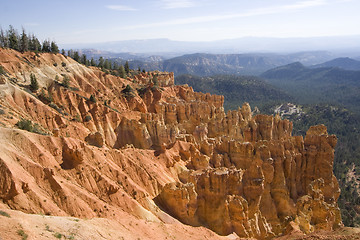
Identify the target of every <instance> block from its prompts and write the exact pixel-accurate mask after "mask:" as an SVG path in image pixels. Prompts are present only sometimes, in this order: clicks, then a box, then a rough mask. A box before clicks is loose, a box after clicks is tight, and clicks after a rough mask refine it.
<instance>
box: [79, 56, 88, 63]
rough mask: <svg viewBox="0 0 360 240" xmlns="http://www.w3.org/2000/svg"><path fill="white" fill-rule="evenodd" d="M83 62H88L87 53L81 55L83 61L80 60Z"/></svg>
mask: <svg viewBox="0 0 360 240" xmlns="http://www.w3.org/2000/svg"><path fill="white" fill-rule="evenodd" d="M80 62H81V63H82V64H84V65H86V62H87V59H86V55H85V54H82V55H81V61H80Z"/></svg>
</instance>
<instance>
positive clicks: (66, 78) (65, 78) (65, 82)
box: [61, 75, 70, 88]
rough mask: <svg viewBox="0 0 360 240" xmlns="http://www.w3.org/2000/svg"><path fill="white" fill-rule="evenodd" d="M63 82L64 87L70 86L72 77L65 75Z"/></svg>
mask: <svg viewBox="0 0 360 240" xmlns="http://www.w3.org/2000/svg"><path fill="white" fill-rule="evenodd" d="M61 84H62V85H63V86H64V87H66V88H69V86H70V78H69V77H68V76H67V75H65V76H64V78H63V81H62V83H61Z"/></svg>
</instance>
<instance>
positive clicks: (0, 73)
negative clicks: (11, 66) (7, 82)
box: [0, 66, 6, 75]
mask: <svg viewBox="0 0 360 240" xmlns="http://www.w3.org/2000/svg"><path fill="white" fill-rule="evenodd" d="M5 73H6V71H5V69H4V68H3V66H0V75H3V74H5Z"/></svg>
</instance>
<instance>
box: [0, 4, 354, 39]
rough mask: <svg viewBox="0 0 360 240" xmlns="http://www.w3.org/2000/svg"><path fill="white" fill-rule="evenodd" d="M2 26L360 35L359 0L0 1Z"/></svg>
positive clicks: (107, 32)
mask: <svg viewBox="0 0 360 240" xmlns="http://www.w3.org/2000/svg"><path fill="white" fill-rule="evenodd" d="M0 3H1V4H0V6H1V8H0V25H1V27H2V28H3V29H7V28H8V25H10V24H11V25H13V26H14V27H15V28H17V29H19V30H20V29H21V27H22V26H23V27H24V28H25V29H26V30H27V31H28V32H31V33H35V35H37V36H38V37H39V38H40V39H44V38H50V40H55V41H56V42H58V43H60V44H62V43H94V42H106V41H117V40H131V39H153V38H169V39H172V40H182V41H204V40H205V41H210V40H221V39H229V38H240V37H245V36H259V37H311V36H339V35H360V27H359V24H360V1H359V0H103V1H100V0H97V1H93V0H71V1H69V0H61V1H60V0H58V1H54V0H0Z"/></svg>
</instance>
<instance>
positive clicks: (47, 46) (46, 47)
mask: <svg viewBox="0 0 360 240" xmlns="http://www.w3.org/2000/svg"><path fill="white" fill-rule="evenodd" d="M41 51H43V52H50V51H51V46H50V41H49V40H44V41H43V44H42V49H41Z"/></svg>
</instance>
